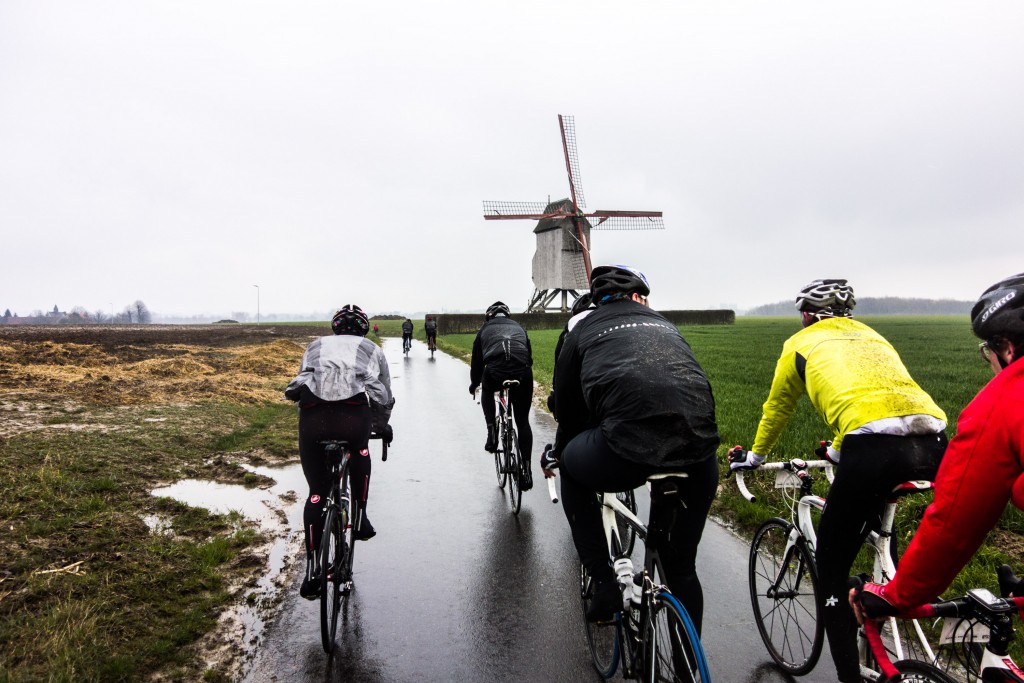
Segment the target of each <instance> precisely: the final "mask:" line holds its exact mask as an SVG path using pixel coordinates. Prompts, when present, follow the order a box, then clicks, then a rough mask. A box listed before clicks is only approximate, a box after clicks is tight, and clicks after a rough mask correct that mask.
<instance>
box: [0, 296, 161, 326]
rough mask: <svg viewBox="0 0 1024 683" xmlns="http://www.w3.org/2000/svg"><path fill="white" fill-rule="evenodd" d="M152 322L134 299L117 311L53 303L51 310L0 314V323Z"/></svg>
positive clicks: (7, 311)
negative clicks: (24, 314) (59, 305)
mask: <svg viewBox="0 0 1024 683" xmlns="http://www.w3.org/2000/svg"><path fill="white" fill-rule="evenodd" d="M151 322H153V314H152V313H151V312H150V310H149V308H148V307H147V306H146V304H145V303H144V302H143V301H140V300H136V301H134V302H132V303H130V304H128V305H127V306H125V307H124V308H123V309H122V310H121V311H119V312H116V313H115V312H112V311H105V310H103V309H102V308H100V309H96V310H95V311H92V312H89V311H87V310H86V309H85V307H83V306H75V307H74V308H72V309H71V310H70V311H62V310H60V308H59V307H58V306H56V305H54V307H53V310H52V311H47V312H45V313H44V312H43V311H40V310H38V309H37V310H34V311H32V312H31V313H29V314H28V315H26V316H20V315H18V314H17V313H12V312H11V309H9V308H7V309H5V310H4V313H3V315H2V316H0V325H99V324H110V323H114V324H148V323H151Z"/></svg>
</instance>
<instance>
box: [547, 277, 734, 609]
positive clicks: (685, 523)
mask: <svg viewBox="0 0 1024 683" xmlns="http://www.w3.org/2000/svg"><path fill="white" fill-rule="evenodd" d="M591 282H592V285H591V287H592V290H591V291H592V295H593V302H594V304H595V305H596V308H594V309H590V310H588V309H587V308H586V307H585V305H583V306H581V308H582V309H583V310H582V311H581V312H580V313H578V314H577V315H576V316H574V317H573V319H572V320H571V321H570V323H569V332H568V334H566V336H565V340H564V342H563V344H562V346H561V350H560V353H559V355H558V358H557V360H556V363H555V376H554V391H553V394H554V400H553V401H552V402H553V403H554V408H555V410H554V415H555V418H556V419H557V420H558V431H557V433H556V436H555V443H554V447H553V449H552V451H551V453H550V455H547V454H546V456H545V464H548V462H549V461H548V460H547V459H548V457H553V458H554V459H556V460H558V461H559V462H560V467H561V472H562V476H561V482H562V497H561V499H562V505H563V506H564V509H565V516H566V519H567V520H568V521H569V527H570V529H571V530H572V538H573V542H574V544H575V545H576V550H577V552H578V553H579V557H580V562H582V563H583V564H584V565H585V566H586V568H587V571H588V572H589V573H590V575H591V576H593V577H594V579H595V580H596V581H597V587H596V592H595V595H594V599H593V601H592V603H591V607H590V610H589V611H588V612H587V615H586V617H587V619H588V620H589V621H595V622H600V621H607V620H609V619H611V618H612V617H613V616H614V615H615V613H616V612H620V611H621V610H622V593H621V591H620V589H619V587H618V584H617V583H616V581H615V576H614V574H613V572H612V568H611V566H609V564H608V550H607V545H606V543H605V537H604V532H603V529H602V523H601V508H600V502H599V501H598V499H597V497H596V496H595V495H594V494H595V492H596V491H601V492H606V493H613V492H620V491H629V490H632V489H635V488H637V487H639V486H641V485H642V484H643V483H644V482H645V481H646V480H647V477H648V476H650V475H652V474H655V473H657V472H666V471H672V472H679V471H682V472H686V473H688V475H689V476H688V478H686V479H680V480H679V482H680V489H681V491H680V493H681V495H680V497H679V504H678V505H676V506H674V507H669V506H665V508H664V512H665V513H666V517H667V518H666V519H658V520H653V519H652V520H651V523H652V524H658V525H659V526H660V528H661V529H662V530H663V531H664V532H665V533H666V535H667V539H668V541H667V543H665V544H664V547H661V548H660V555H661V559H662V563H663V566H664V571H665V581H666V583H667V584H668V587H669V588H670V589H671V591H672V593H673V594H674V595H675V596H676V597H678V598H679V599H680V600H681V601H682V603H683V605H684V606H685V607H686V610H687V612H689V614H690V616H691V617H692V618H693V620H694V623H695V624H696V625H697V628H698V629H699V628H700V624H701V620H702V616H703V611H704V597H703V591H702V589H701V585H700V580H699V579H698V578H697V569H696V557H697V544H698V543H699V542H700V539H701V536H702V535H703V532H704V524H705V522H706V521H707V516H708V511H709V509H710V508H711V501H712V500H713V499H714V497H715V491H716V489H717V487H718V463H717V461H716V458H715V452H716V449H717V447H718V443H719V439H718V427H717V425H716V423H715V399H714V396H713V395H712V393H711V384H710V383H709V382H708V378H707V375H706V374H705V373H704V370H703V369H702V368H701V367H700V364H699V363H697V359H696V358H695V357H694V355H693V352H692V351H691V349H690V346H689V345H688V344H687V343H686V340H684V339H683V337H682V336H681V335H680V334H679V330H678V329H677V328H676V326H675V325H673V324H672V323H670V322H669V321H668V320H666V319H665V318H664V317H663V316H662V315H661V314H659V313H657V312H655V311H653V310H651V309H650V308H649V307H648V304H647V296H648V295H649V294H650V292H651V289H650V286H649V285H648V283H647V278H645V277H644V275H643V273H641V272H640V271H638V270H636V269H634V268H630V267H629V266H621V265H618V266H598V267H597V268H594V270H593V273H592V274H591ZM545 474H547V475H551V474H553V473H551V472H550V471H546V472H545Z"/></svg>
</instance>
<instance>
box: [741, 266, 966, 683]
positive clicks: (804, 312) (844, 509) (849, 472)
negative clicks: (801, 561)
mask: <svg viewBox="0 0 1024 683" xmlns="http://www.w3.org/2000/svg"><path fill="white" fill-rule="evenodd" d="M855 305H856V299H855V298H854V294H853V288H852V287H850V286H849V285H848V284H847V282H846V280H838V279H833V280H815V281H814V282H812V283H810V284H809V285H807V286H806V287H804V288H803V289H802V290H801V291H800V294H799V295H798V296H797V298H796V307H797V309H798V310H799V311H800V315H801V319H802V323H803V329H801V330H800V331H799V332H797V333H796V334H794V335H793V336H792V337H790V338H789V339H787V340H786V342H785V344H783V346H782V355H781V357H780V358H779V361H778V364H777V365H776V368H775V377H774V379H773V380H772V387H771V390H770V391H769V394H768V400H767V401H765V404H764V408H763V410H764V414H763V415H762V417H761V422H760V424H759V425H758V428H757V436H756V437H755V438H754V445H753V448H752V449H751V450H749V451H744V450H743V449H742V448H741V447H739V446H737V447H736V448H734V449H732V450H731V451H730V452H729V462H730V467H731V468H732V469H751V468H755V467H758V466H759V465H761V463H763V462H764V458H765V456H766V455H768V454H769V453H771V451H772V449H773V448H774V447H775V445H776V444H777V443H778V441H779V438H780V437H781V435H782V432H783V430H784V429H785V427H786V424H787V423H788V422H789V419H790V418H791V417H792V415H793V413H794V412H795V411H796V406H797V401H798V400H799V398H800V396H802V395H803V394H804V392H806V393H807V396H808V398H810V400H811V405H813V406H814V408H815V409H816V410H817V411H818V414H820V415H821V417H822V419H824V421H825V423H826V424H828V426H829V427H830V428H831V430H832V432H833V434H834V438H833V441H832V444H831V445H830V446H829V447H828V449H827V452H826V457H828V458H829V460H832V461H833V462H834V463H836V464H837V465H838V467H837V469H836V477H835V481H834V482H833V484H832V488H831V490H830V492H829V494H828V499H827V501H826V505H825V511H824V512H823V513H822V515H821V521H820V523H819V525H818V543H817V548H816V549H815V558H816V559H815V563H816V565H817V570H818V583H819V587H820V590H819V597H820V599H821V601H822V614H823V615H824V616H823V621H824V623H825V633H826V635H827V636H828V642H829V649H830V650H831V652H832V659H833V660H834V661H835V664H836V672H837V679H838V680H839V681H842V682H846V681H852V682H855V683H860V681H861V678H860V666H859V664H858V662H857V641H856V622H855V621H854V618H853V612H852V610H851V609H850V606H849V604H848V602H847V600H846V594H847V588H846V581H847V578H848V577H849V575H850V568H851V567H852V565H853V561H854V559H855V558H856V556H857V552H858V550H859V549H860V546H861V544H862V543H863V541H864V538H865V536H866V535H867V534H868V532H869V531H870V530H871V529H872V528H878V526H879V524H880V520H881V514H882V510H883V508H884V507H885V503H886V499H887V497H888V494H889V492H890V491H891V490H892V489H893V487H894V486H896V485H897V484H900V483H902V482H904V481H909V480H913V479H925V480H932V479H934V477H935V472H936V470H937V469H938V466H939V462H940V461H941V459H942V455H943V453H944V452H945V448H946V434H945V431H944V430H945V428H946V414H945V413H944V412H942V410H941V409H940V408H939V407H938V406H937V405H936V404H935V402H934V401H933V400H932V399H931V397H930V396H929V395H928V394H927V393H925V392H924V390H922V389H921V387H919V386H918V385H917V383H916V382H915V381H914V380H913V378H911V376H910V373H909V372H908V371H907V369H906V367H904V365H903V361H901V360H900V357H899V354H898V353H896V349H894V348H893V346H892V344H890V343H889V342H888V341H886V339H885V338H884V337H882V336H881V335H880V334H878V333H877V332H875V331H874V330H872V329H871V328H870V327H868V326H867V325H865V324H863V323H861V322H858V321H856V320H853V318H852V314H853V307H854V306H855Z"/></svg>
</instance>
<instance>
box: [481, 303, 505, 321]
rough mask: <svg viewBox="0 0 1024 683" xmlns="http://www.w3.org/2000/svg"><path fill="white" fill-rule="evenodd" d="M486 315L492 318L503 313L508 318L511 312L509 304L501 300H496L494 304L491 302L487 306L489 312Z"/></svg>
mask: <svg viewBox="0 0 1024 683" xmlns="http://www.w3.org/2000/svg"><path fill="white" fill-rule="evenodd" d="M486 315H487V319H488V320H490V319H491V318H493V317H494V316H496V315H503V316H505V317H506V318H507V317H508V316H509V315H510V313H509V310H508V306H506V305H505V304H503V303H502V302H500V301H495V302H494V303H493V304H491V305H490V306H489V307H488V308H487V314H486Z"/></svg>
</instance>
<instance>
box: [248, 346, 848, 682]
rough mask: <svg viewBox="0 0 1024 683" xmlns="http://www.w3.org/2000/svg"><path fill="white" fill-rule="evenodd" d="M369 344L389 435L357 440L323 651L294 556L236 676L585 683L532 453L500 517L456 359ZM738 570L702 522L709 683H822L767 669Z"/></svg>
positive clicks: (719, 531) (546, 435)
mask: <svg viewBox="0 0 1024 683" xmlns="http://www.w3.org/2000/svg"><path fill="white" fill-rule="evenodd" d="M385 351H386V353H387V358H388V363H389V364H390V366H391V374H392V387H393V389H394V393H395V396H396V398H397V404H396V406H395V410H394V413H393V415H392V419H391V423H392V425H393V427H394V430H395V442H394V444H393V445H392V448H391V450H390V452H389V457H388V461H387V462H381V461H380V457H379V443H378V442H373V443H371V450H373V451H374V463H373V478H372V481H371V486H370V505H369V509H368V514H369V517H370V519H371V520H373V523H374V526H375V527H376V528H377V531H378V534H377V537H376V538H374V539H373V540H372V541H369V542H366V543H360V544H359V545H358V546H357V551H356V556H355V567H356V576H355V589H354V590H353V593H352V595H351V596H350V598H349V601H348V604H347V606H346V609H345V611H344V612H343V614H342V617H341V619H342V621H341V623H339V626H338V631H339V633H338V648H337V650H336V652H335V654H334V656H333V657H332V658H328V657H327V656H326V655H325V654H324V652H323V649H322V647H321V645H320V621H319V618H320V617H319V603H318V602H307V601H305V600H302V599H301V598H299V596H298V585H299V582H300V581H301V576H300V573H301V563H298V566H299V569H298V570H297V571H298V572H299V573H296V575H295V577H294V580H293V582H292V584H293V585H292V586H291V587H290V588H289V590H288V591H287V594H286V596H285V599H284V605H283V607H282V610H281V614H280V615H279V616H278V618H277V619H276V620H275V622H274V623H273V624H272V625H271V626H270V628H269V630H268V632H267V633H266V636H265V638H264V639H263V644H262V646H261V647H260V649H259V652H258V653H257V655H256V658H255V660H254V662H253V664H252V666H251V667H250V669H249V673H248V676H247V680H249V681H358V682H360V683H364V682H365V683H377V682H382V683H383V682H387V683H404V682H406V681H408V682H412V681H598V680H600V678H599V677H598V676H597V674H596V673H595V672H594V670H593V669H592V667H591V664H590V655H589V651H588V649H587V641H586V635H585V633H584V629H583V624H582V616H581V613H580V606H579V593H578V579H577V572H578V564H577V558H576V554H575V550H574V549H573V547H572V541H571V539H570V537H569V527H568V524H567V523H566V521H565V516H564V513H563V512H562V508H561V506H560V505H554V504H552V503H551V501H550V499H549V498H548V495H547V488H546V487H545V486H544V483H543V480H542V475H541V474H540V470H539V468H538V467H537V465H536V457H535V458H534V479H535V481H536V483H537V486H536V487H535V488H534V490H533V491H530V492H528V493H526V494H524V496H523V508H522V511H521V512H520V514H519V516H518V517H515V516H513V515H512V514H511V513H510V511H509V506H508V503H507V499H506V498H505V496H504V495H503V492H502V491H501V489H499V488H498V486H497V480H496V478H495V475H494V466H493V458H492V456H491V455H490V454H487V453H485V452H484V450H483V441H484V436H485V430H484V424H483V415H482V413H481V410H480V406H479V404H477V403H476V402H475V401H473V400H472V398H471V397H470V395H469V391H468V386H469V368H468V366H467V365H466V364H465V363H463V362H462V361H459V360H455V359H453V358H451V357H449V356H447V355H445V354H442V353H440V352H439V353H437V354H436V358H435V359H434V360H431V359H430V358H429V353H428V352H427V350H426V347H425V346H424V345H423V344H421V343H419V342H416V343H415V345H414V346H413V349H412V351H411V353H410V357H409V358H404V357H403V356H402V353H401V342H400V341H397V340H390V339H389V340H387V342H386V343H385ZM531 422H532V424H533V429H534V452H535V453H538V452H539V451H540V450H541V448H542V446H543V444H544V443H546V442H548V441H551V440H552V438H553V436H554V422H553V421H552V420H551V418H550V416H548V415H547V414H546V413H543V412H539V411H537V410H534V411H533V414H532V416H531ZM298 493H299V496H300V497H301V496H303V495H304V494H305V491H299V492H298ZM644 493H645V492H644V490H643V489H641V490H640V491H638V498H640V499H641V502H640V504H641V508H642V510H641V512H642V514H641V517H642V518H646V510H645V509H644V506H645V501H643V500H642V499H643V497H644V495H643V494H644ZM296 550H297V551H299V548H296ZM746 571H747V545H746V544H745V543H744V542H742V541H740V540H739V539H737V538H735V537H734V536H733V535H732V534H731V533H730V532H729V531H727V530H725V529H723V528H722V527H720V526H719V525H717V524H715V523H713V522H709V523H708V526H707V528H706V530H705V533H704V540H703V541H702V543H701V548H700V553H699V556H698V572H699V574H700V577H701V581H702V583H703V585H704V592H705V616H704V634H703V642H704V647H705V650H706V652H707V655H708V659H709V662H710V666H711V674H712V678H713V680H715V681H717V682H725V683H769V682H772V683H774V682H777V681H796V680H799V681H802V682H806V683H824V682H826V681H833V680H834V676H833V675H832V674H833V672H834V669H833V668H832V664H831V660H830V658H829V655H828V649H827V647H826V651H825V652H824V653H823V654H822V661H821V662H820V663H819V665H818V666H817V668H816V670H815V671H813V672H811V673H810V674H809V675H807V676H803V677H800V678H799V679H796V678H791V677H789V676H787V675H785V674H783V673H781V672H780V671H778V670H777V669H776V668H775V667H774V666H773V665H772V663H771V660H770V658H769V656H768V655H767V653H766V651H765V649H764V645H763V644H762V643H761V640H760V637H759V636H758V634H757V628H756V626H755V625H754V623H753V619H752V615H751V608H750V600H749V597H748V593H747V579H746ZM616 679H618V676H616Z"/></svg>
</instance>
